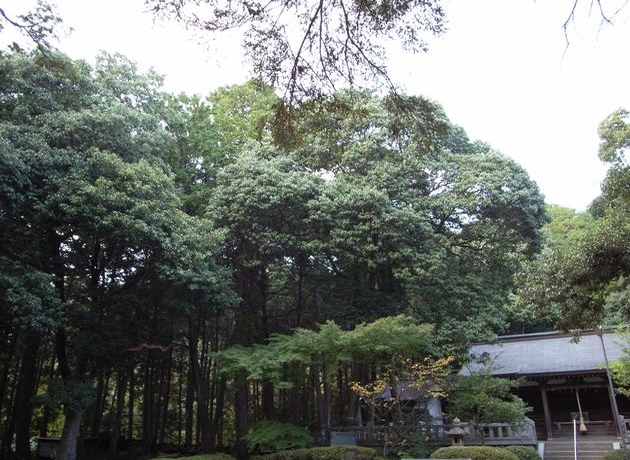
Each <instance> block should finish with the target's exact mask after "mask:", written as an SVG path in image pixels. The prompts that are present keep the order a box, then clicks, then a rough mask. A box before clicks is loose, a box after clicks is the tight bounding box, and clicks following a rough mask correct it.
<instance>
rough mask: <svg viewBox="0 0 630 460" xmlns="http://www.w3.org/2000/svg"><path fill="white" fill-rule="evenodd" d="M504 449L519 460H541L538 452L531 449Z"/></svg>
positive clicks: (516, 447) (519, 447) (521, 447)
mask: <svg viewBox="0 0 630 460" xmlns="http://www.w3.org/2000/svg"><path fill="white" fill-rule="evenodd" d="M506 449H507V450H509V451H510V452H512V453H513V454H516V456H517V457H518V459H519V460H542V459H541V458H540V454H538V451H537V450H536V449H534V448H533V447H525V446H507V447H506Z"/></svg>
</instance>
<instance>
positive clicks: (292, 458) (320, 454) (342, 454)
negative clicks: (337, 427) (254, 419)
mask: <svg viewBox="0 0 630 460" xmlns="http://www.w3.org/2000/svg"><path fill="white" fill-rule="evenodd" d="M252 460H382V457H381V456H380V455H378V454H377V453H376V451H375V450H374V449H371V448H369V447H359V446H334V447H314V448H312V449H296V450H287V451H284V452H278V453H275V454H268V455H258V456H256V459H252Z"/></svg>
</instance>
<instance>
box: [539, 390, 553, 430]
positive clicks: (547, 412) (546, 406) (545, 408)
mask: <svg viewBox="0 0 630 460" xmlns="http://www.w3.org/2000/svg"><path fill="white" fill-rule="evenodd" d="M540 393H541V395H542V404H543V411H544V412H545V429H546V430H547V439H553V434H552V432H551V429H552V424H551V411H550V410H549V400H548V399H547V390H546V389H545V388H541V389H540Z"/></svg>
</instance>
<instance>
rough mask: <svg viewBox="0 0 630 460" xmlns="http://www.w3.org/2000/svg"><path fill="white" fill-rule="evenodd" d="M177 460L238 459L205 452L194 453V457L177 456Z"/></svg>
mask: <svg viewBox="0 0 630 460" xmlns="http://www.w3.org/2000/svg"><path fill="white" fill-rule="evenodd" d="M152 460H164V458H154V459H152ZM177 460H236V459H235V458H234V457H232V456H231V455H228V454H223V453H217V454H203V455H193V456H192V457H177Z"/></svg>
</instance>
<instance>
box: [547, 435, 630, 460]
mask: <svg viewBox="0 0 630 460" xmlns="http://www.w3.org/2000/svg"><path fill="white" fill-rule="evenodd" d="M614 442H619V440H618V439H617V438H616V437H614V436H592V437H588V436H580V437H578V438H577V451H578V460H601V459H602V458H603V456H604V454H605V453H606V452H608V451H610V450H612V449H613V443H614ZM573 448H574V443H573V438H572V437H566V436H565V437H562V438H556V439H554V440H551V441H546V442H545V459H544V460H574V458H575V454H574V451H573Z"/></svg>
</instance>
